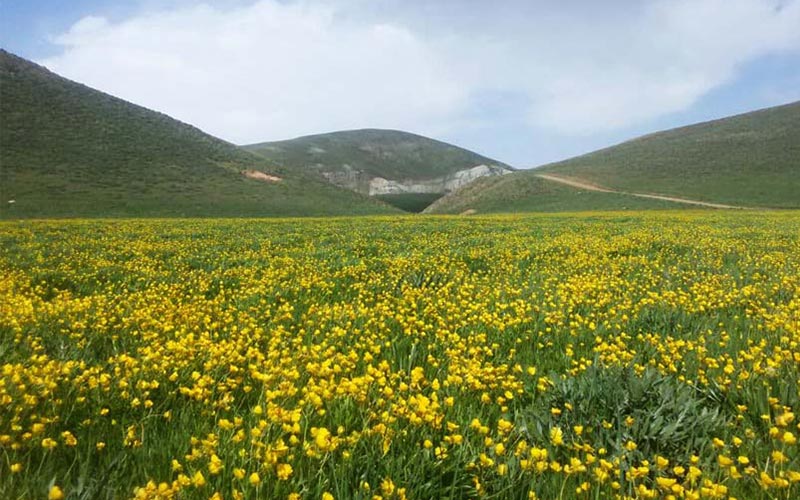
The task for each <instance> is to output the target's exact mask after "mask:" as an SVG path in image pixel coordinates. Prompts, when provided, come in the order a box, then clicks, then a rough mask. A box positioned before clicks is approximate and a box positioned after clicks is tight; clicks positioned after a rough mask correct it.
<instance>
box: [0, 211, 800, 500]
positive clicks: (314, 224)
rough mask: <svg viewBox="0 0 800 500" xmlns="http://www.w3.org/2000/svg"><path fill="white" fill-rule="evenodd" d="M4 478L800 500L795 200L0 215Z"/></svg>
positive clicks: (144, 485) (20, 486)
mask: <svg viewBox="0 0 800 500" xmlns="http://www.w3.org/2000/svg"><path fill="white" fill-rule="evenodd" d="M0 252H1V253H0V272H1V273H2V280H0V498H3V499H17V498H20V499H22V498H31V499H49V500H60V499H62V498H65V499H95V498H135V499H155V498H161V499H168V498H176V499H178V498H180V499H215V500H219V499H226V500H228V499H231V500H236V499H242V498H248V499H253V498H278V499H301V498H302V499H323V500H331V499H350V498H361V499H404V498H408V499H428V498H486V499H489V498H515V499H532V498H539V499H554V498H586V499H595V498H643V499H647V498H675V499H683V498H686V499H697V498H720V499H733V498H738V499H752V498H782V499H790V498H798V497H800V453H799V452H798V446H800V445H798V443H797V440H798V437H800V394H798V382H800V214H798V213H796V212H794V213H793V212H783V213H781V212H774V213H741V212H739V213H723V212H705V213H701V212H681V213H677V212H663V213H647V214H645V213H628V214H622V213H619V214H581V215H548V216H544V215H542V216H535V215H533V216H531V215H528V216H503V217H501V216H497V217H473V218H433V217H432V218H425V217H405V218H403V217H399V218H359V219H350V218H343V219H327V220H313V219H306V220H300V219H295V220H288V219H287V220H108V221H50V222H45V221H29V222H25V221H21V222H4V223H1V224H0Z"/></svg>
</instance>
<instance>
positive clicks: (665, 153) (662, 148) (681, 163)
mask: <svg viewBox="0 0 800 500" xmlns="http://www.w3.org/2000/svg"><path fill="white" fill-rule="evenodd" d="M540 174H550V175H556V176H559V177H561V178H565V179H571V180H576V181H580V182H583V183H585V184H593V185H595V186H600V187H604V188H609V189H611V190H614V191H620V193H609V192H598V191H590V190H586V189H580V188H576V187H573V186H567V185H564V184H560V183H557V182H553V181H550V180H546V179H542V178H540V177H538V175H540ZM624 193H639V194H656V195H666V196H673V197H678V198H683V199H689V200H697V201H703V202H710V203H718V204H728V205H737V206H743V207H773V208H798V207H800V102H798V103H793V104H788V105H785V106H778V107H774V108H768V109H763V110H760V111H754V112H751V113H746V114H742V115H737V116H732V117H730V118H724V119H721V120H714V121H710V122H706V123H700V124H697V125H691V126H688V127H681V128H677V129H673V130H667V131H664V132H658V133H655V134H650V135H646V136H643V137H640V138H637V139H633V140H631V141H627V142H624V143H622V144H619V145H616V146H612V147H609V148H606V149H602V150H599V151H596V152H593V153H589V154H586V155H583V156H579V157H576V158H571V159H569V160H565V161H561V162H558V163H552V164H549V165H545V166H543V167H540V168H536V169H533V170H527V171H518V172H515V173H513V174H511V175H507V176H503V177H501V178H496V179H481V180H480V181H479V182H475V183H473V184H472V185H469V186H467V187H465V188H462V189H460V190H458V191H456V192H454V193H452V194H450V195H448V196H446V197H444V198H442V199H440V200H438V201H437V202H436V203H434V204H433V205H431V206H430V207H428V208H427V209H426V211H427V212H430V213H461V212H464V211H466V210H470V209H472V210H475V211H477V212H525V211H576V210H621V209H637V208H638V209H646V208H691V207H692V205H684V204H681V203H674V202H669V201H664V200H654V199H647V198H640V197H635V196H631V195H630V194H624ZM694 208H697V207H696V206H695V207H694Z"/></svg>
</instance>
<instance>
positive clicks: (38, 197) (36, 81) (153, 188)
mask: <svg viewBox="0 0 800 500" xmlns="http://www.w3.org/2000/svg"><path fill="white" fill-rule="evenodd" d="M244 170H256V171H262V172H267V173H269V174H271V175H275V176H278V177H281V178H282V179H283V180H282V181H280V182H274V183H265V182H262V181H258V180H253V179H248V178H245V177H244V176H242V175H241V172H242V171H244ZM391 211H393V209H391V208H389V207H388V206H387V205H385V204H382V203H380V202H377V201H375V200H369V199H366V198H365V197H363V196H359V195H356V194H355V193H351V192H347V191H345V190H341V189H337V188H334V187H333V186H330V185H328V184H326V183H323V182H319V181H318V180H317V179H315V178H312V177H311V176H304V175H303V174H302V173H298V172H295V171H292V170H287V169H282V168H280V167H276V166H274V165H272V164H270V163H269V162H268V161H266V160H264V159H263V158H261V157H259V156H256V155H253V154H251V153H248V152H246V151H243V150H241V149H240V148H237V147H235V146H234V145H232V144H229V143H227V142H224V141H222V140H219V139H216V138H214V137H212V136H210V135H208V134H205V133H203V132H202V131H200V130H198V129H196V128H194V127H191V126H189V125H186V124H184V123H181V122H178V121H176V120H174V119H172V118H170V117H168V116H166V115H163V114H161V113H156V112H153V111H150V110H148V109H145V108H142V107H139V106H136V105H133V104H130V103H128V102H125V101H123V100H120V99H117V98H115V97H112V96H110V95H107V94H104V93H102V92H98V91H96V90H93V89H90V88H88V87H86V86H84V85H80V84H78V83H75V82H72V81H69V80H66V79H64V78H62V77H59V76H58V75H56V74H54V73H51V72H49V71H47V70H46V69H45V68H42V67H40V66H37V65H35V64H33V63H31V62H29V61H26V60H24V59H22V58H19V57H16V56H14V55H12V54H9V53H8V52H5V51H0V217H6V218H8V217H12V218H13V217H76V216H84V217H86V216H90V217H95V216H103V217H120V216H230V217H235V216H274V215H332V214H363V213H381V212H387V213H388V212H391Z"/></svg>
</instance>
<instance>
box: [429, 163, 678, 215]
mask: <svg viewBox="0 0 800 500" xmlns="http://www.w3.org/2000/svg"><path fill="white" fill-rule="evenodd" d="M688 207H689V205H682V204H678V203H672V202H669V201H661V200H651V199H645V198H637V197H634V196H628V195H625V194H618V193H601V192H597V191H587V190H582V189H576V188H573V187H570V186H565V185H563V184H559V183H556V182H552V181H548V180H545V179H541V178H539V177H536V176H535V175H532V174H531V173H530V172H515V173H513V174H510V175H504V176H502V177H487V178H485V179H478V180H477V181H475V182H473V183H472V184H470V185H468V186H465V187H463V188H461V189H459V190H458V191H455V192H454V193H452V194H449V195H447V196H444V197H442V198H440V199H439V200H437V201H436V202H435V203H433V204H432V205H431V206H429V207H428V208H426V209H425V212H426V213H433V214H461V213H465V212H466V213H471V212H473V211H474V212H476V213H516V212H580V211H588V210H646V209H680V208H688Z"/></svg>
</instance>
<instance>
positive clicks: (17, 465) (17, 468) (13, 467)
mask: <svg viewBox="0 0 800 500" xmlns="http://www.w3.org/2000/svg"><path fill="white" fill-rule="evenodd" d="M9 468H10V469H11V473H12V474H16V473H17V472H22V464H21V463H19V462H17V463H15V464H11V467H9Z"/></svg>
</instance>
